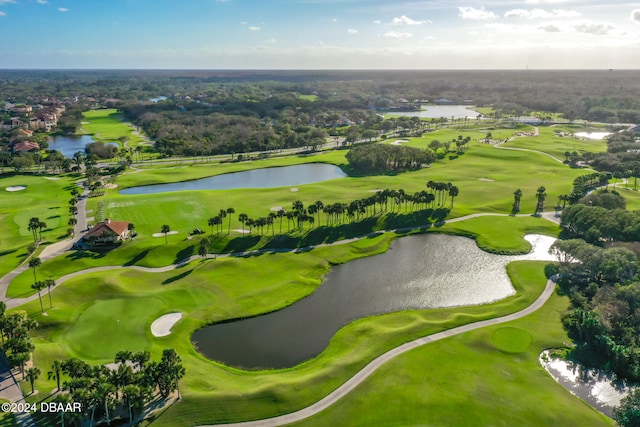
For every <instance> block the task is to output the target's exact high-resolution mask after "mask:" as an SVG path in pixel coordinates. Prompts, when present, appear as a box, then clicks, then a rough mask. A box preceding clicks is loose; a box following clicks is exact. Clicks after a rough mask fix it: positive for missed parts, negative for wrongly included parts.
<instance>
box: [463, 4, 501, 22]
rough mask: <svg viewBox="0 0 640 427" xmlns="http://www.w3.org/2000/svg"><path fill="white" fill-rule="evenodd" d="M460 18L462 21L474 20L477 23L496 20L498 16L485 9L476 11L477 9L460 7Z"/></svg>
mask: <svg viewBox="0 0 640 427" xmlns="http://www.w3.org/2000/svg"><path fill="white" fill-rule="evenodd" d="M458 11H459V13H458V16H459V17H461V18H462V19H473V20H476V21H485V20H487V19H495V18H497V17H498V16H497V15H496V14H495V13H493V12H489V11H487V10H485V9H484V7H483V8H480V9H476V8H475V7H458Z"/></svg>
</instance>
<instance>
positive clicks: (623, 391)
mask: <svg viewBox="0 0 640 427" xmlns="http://www.w3.org/2000/svg"><path fill="white" fill-rule="evenodd" d="M540 363H541V364H542V366H543V367H544V368H545V369H546V370H547V372H548V373H549V374H550V375H551V376H552V377H553V379H555V380H556V381H557V382H558V383H559V384H560V385H562V386H563V387H564V388H566V389H567V390H569V391H570V392H571V393H573V394H574V395H576V396H578V397H579V398H581V399H582V400H584V401H585V402H587V403H588V404H590V405H591V406H593V407H594V408H596V409H597V410H598V411H600V412H602V413H603V414H605V415H607V416H609V417H612V416H613V408H614V407H616V406H619V405H620V400H622V398H623V397H625V396H626V395H627V394H628V393H629V392H630V391H631V390H633V389H634V388H635V386H631V385H629V384H628V383H627V382H625V381H621V380H617V379H616V378H615V374H612V373H610V372H605V371H600V370H598V369H590V368H585V367H584V366H582V365H580V364H579V363H576V362H571V361H565V360H562V359H554V358H551V357H550V356H549V352H548V351H543V352H542V354H541V355H540Z"/></svg>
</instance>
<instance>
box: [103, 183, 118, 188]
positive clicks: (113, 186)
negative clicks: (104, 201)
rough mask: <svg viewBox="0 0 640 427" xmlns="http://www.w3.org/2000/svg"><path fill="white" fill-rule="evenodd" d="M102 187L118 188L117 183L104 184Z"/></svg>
mask: <svg viewBox="0 0 640 427" xmlns="http://www.w3.org/2000/svg"><path fill="white" fill-rule="evenodd" d="M104 188H110V189H114V188H118V184H105V186H104Z"/></svg>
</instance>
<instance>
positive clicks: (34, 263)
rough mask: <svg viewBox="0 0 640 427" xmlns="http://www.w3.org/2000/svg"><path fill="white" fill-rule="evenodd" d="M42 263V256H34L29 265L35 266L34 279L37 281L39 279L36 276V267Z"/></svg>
mask: <svg viewBox="0 0 640 427" xmlns="http://www.w3.org/2000/svg"><path fill="white" fill-rule="evenodd" d="M41 264H42V262H41V261H40V258H38V257H33V258H31V259H30V260H29V267H31V268H33V281H34V282H35V281H37V280H38V279H37V278H36V268H38V267H40V265H41Z"/></svg>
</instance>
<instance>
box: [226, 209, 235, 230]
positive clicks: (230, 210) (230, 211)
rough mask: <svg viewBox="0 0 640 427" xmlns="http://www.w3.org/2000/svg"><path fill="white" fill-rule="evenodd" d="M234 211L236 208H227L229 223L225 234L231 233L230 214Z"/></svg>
mask: <svg viewBox="0 0 640 427" xmlns="http://www.w3.org/2000/svg"><path fill="white" fill-rule="evenodd" d="M234 213H236V210H235V209H233V208H227V216H228V217H229V225H228V226H227V235H229V234H231V215H233V214H234Z"/></svg>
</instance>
